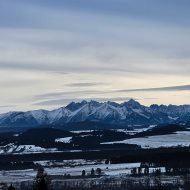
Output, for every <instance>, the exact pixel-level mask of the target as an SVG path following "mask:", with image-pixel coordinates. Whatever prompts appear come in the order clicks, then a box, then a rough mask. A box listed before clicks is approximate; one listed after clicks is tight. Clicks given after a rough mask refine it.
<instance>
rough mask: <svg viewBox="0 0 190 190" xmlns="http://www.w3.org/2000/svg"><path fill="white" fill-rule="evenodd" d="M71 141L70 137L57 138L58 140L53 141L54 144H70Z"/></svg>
mask: <svg viewBox="0 0 190 190" xmlns="http://www.w3.org/2000/svg"><path fill="white" fill-rule="evenodd" d="M71 139H72V137H65V138H58V139H55V142H61V143H70V142H71Z"/></svg>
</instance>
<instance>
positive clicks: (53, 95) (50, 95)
mask: <svg viewBox="0 0 190 190" xmlns="http://www.w3.org/2000/svg"><path fill="white" fill-rule="evenodd" d="M103 93H108V92H106V91H99V90H83V91H65V92H64V91H62V92H55V93H45V94H40V95H37V96H35V97H34V99H37V100H38V99H44V98H45V99H47V98H58V97H64V96H72V95H74V96H76V95H86V94H103Z"/></svg>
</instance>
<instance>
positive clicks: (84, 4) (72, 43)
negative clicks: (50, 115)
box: [0, 0, 190, 112]
mask: <svg viewBox="0 0 190 190" xmlns="http://www.w3.org/2000/svg"><path fill="white" fill-rule="evenodd" d="M189 6H190V2H189V1H188V0H184V1H183V3H182V2H180V1H178V0H168V1H165V0H155V1H154V2H153V1H152V0H141V1H139V0H133V1H131V0H117V2H116V1H114V0H96V1H89V0H69V1H67V0H55V1H50V0H47V1H44V0H31V1H25V0H10V1H2V2H0V41H1V44H0V75H1V79H0V87H1V92H2V93H1V94H0V105H1V107H0V111H2V112H4V111H8V110H11V109H13V108H12V107H10V108H9V107H7V106H6V105H16V107H15V108H14V109H19V110H28V109H38V108H43V106H46V108H49V109H51V108H54V107H55V106H59V105H60V106H62V104H65V102H66V103H68V102H67V101H69V100H72V99H73V100H77V99H78V100H81V99H97V97H98V99H103V100H105V99H108V100H114V99H115V100H116V101H119V99H122V100H123V99H125V97H131V98H137V99H141V100H142V101H143V102H142V103H144V104H151V103H165V104H169V103H174V104H183V103H189V102H188V101H189V97H190V93H189V85H186V84H187V83H188V82H189V81H190V25H189V16H190V13H189V9H188V7H189ZM160 87H161V88H160ZM128 93H130V94H128ZM118 97H121V98H118ZM61 99H64V101H60V100H61ZM154 100H156V101H157V102H153V101H154ZM47 101H49V102H51V103H47ZM40 102H46V103H44V105H43V104H42V103H40ZM5 108H7V109H5Z"/></svg>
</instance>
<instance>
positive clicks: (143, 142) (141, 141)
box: [102, 131, 190, 148]
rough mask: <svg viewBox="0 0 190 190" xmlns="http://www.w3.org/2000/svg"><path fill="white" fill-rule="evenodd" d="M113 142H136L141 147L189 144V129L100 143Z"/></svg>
mask: <svg viewBox="0 0 190 190" xmlns="http://www.w3.org/2000/svg"><path fill="white" fill-rule="evenodd" d="M114 143H124V144H137V145H140V146H141V147H142V148H158V147H176V146H190V131H178V132H176V133H175V134H169V135H157V136H149V137H143V138H132V139H127V140H123V141H116V142H106V143H102V144H114Z"/></svg>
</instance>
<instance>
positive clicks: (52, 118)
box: [0, 99, 190, 127]
mask: <svg viewBox="0 0 190 190" xmlns="http://www.w3.org/2000/svg"><path fill="white" fill-rule="evenodd" d="M84 121H92V122H99V123H104V124H109V125H110V124H111V125H118V126H131V125H133V126H134V125H136V126H137V125H157V124H166V123H186V122H189V121H190V105H181V106H175V105H169V106H166V105H157V104H153V105H151V106H149V107H148V106H144V105H141V104H140V103H139V102H137V101H135V100H133V99H131V100H129V101H128V102H124V103H121V104H119V103H116V102H110V101H108V102H104V103H101V102H97V101H93V100H92V101H89V102H87V101H82V102H77V103H76V102H71V103H70V104H68V105H67V106H66V107H61V108H59V109H55V110H52V111H47V110H34V111H27V112H8V113H4V114H1V115H0V126H1V127H37V126H42V125H52V126H55V125H63V126H64V125H66V124H72V123H75V124H76V123H78V122H84Z"/></svg>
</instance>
